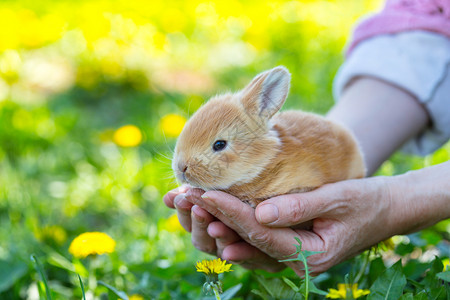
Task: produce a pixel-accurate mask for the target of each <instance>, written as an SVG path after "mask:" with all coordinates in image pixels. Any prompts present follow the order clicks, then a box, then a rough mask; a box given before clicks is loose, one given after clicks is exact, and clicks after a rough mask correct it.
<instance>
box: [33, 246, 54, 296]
mask: <svg viewBox="0 0 450 300" xmlns="http://www.w3.org/2000/svg"><path fill="white" fill-rule="evenodd" d="M31 261H32V262H34V265H35V266H36V270H37V271H38V273H39V275H40V276H41V279H42V282H43V283H44V287H45V294H46V296H47V300H52V295H51V293H50V289H49V287H48V283H47V278H46V276H45V273H44V269H43V268H42V266H41V264H40V263H39V260H38V259H37V257H36V255H34V254H31Z"/></svg>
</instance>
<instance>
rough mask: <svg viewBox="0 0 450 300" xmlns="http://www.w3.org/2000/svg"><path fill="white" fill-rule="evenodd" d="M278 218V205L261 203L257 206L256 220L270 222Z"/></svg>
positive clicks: (262, 222)
mask: <svg viewBox="0 0 450 300" xmlns="http://www.w3.org/2000/svg"><path fill="white" fill-rule="evenodd" d="M276 220H278V207H276V206H275V205H273V204H262V205H260V206H259V207H258V221H259V223H261V224H270V223H273V222H275V221H276Z"/></svg>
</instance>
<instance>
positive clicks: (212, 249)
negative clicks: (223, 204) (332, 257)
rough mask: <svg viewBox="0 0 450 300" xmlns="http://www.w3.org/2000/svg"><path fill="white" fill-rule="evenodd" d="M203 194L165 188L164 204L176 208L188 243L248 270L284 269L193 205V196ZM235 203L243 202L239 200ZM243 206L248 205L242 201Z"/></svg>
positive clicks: (181, 187) (197, 190) (192, 190)
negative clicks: (189, 235)
mask: <svg viewBox="0 0 450 300" xmlns="http://www.w3.org/2000/svg"><path fill="white" fill-rule="evenodd" d="M203 193H204V191H202V190H200V189H192V188H190V187H189V186H180V187H178V188H176V189H174V190H171V191H169V192H168V193H167V194H166V195H165V196H164V198H163V200H164V203H165V204H166V205H167V206H168V207H170V208H175V209H176V210H177V214H178V220H179V221H180V224H181V226H182V227H183V228H184V229H185V230H186V231H188V232H191V239H192V244H193V245H194V246H195V247H196V248H197V249H198V250H200V251H203V252H206V253H209V254H213V255H217V256H218V257H222V258H224V259H227V260H229V261H232V262H233V263H238V264H240V265H242V266H243V267H245V268H248V269H265V270H267V271H271V272H276V271H280V270H281V269H283V268H285V265H284V264H282V263H279V262H278V261H277V260H276V259H274V258H271V257H270V256H268V255H267V254H265V253H264V252H262V251H261V250H259V249H258V248H256V247H254V246H252V245H251V244H249V243H247V242H246V241H245V240H243V239H242V238H241V237H240V236H239V235H238V234H237V233H236V232H235V231H234V230H232V229H231V228H229V227H228V226H226V225H225V224H224V223H222V222H221V221H220V220H218V219H217V218H215V217H214V216H213V215H211V214H210V213H209V212H208V211H207V210H205V209H203V208H201V207H200V206H198V205H195V204H193V202H194V201H195V200H194V199H201V195H202V194H203ZM238 203H239V204H243V203H242V202H241V201H240V200H238ZM244 206H245V208H250V207H249V206H248V205H246V204H244ZM250 209H251V208H250ZM251 210H252V211H253V209H251ZM252 214H254V213H253V212H252ZM225 249H226V250H225ZM236 255H237V256H236ZM234 257H238V258H239V261H234V260H233V258H234Z"/></svg>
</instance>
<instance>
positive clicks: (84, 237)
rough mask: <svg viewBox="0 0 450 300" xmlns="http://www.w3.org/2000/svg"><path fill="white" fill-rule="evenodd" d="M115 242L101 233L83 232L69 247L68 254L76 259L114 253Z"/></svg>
mask: <svg viewBox="0 0 450 300" xmlns="http://www.w3.org/2000/svg"><path fill="white" fill-rule="evenodd" d="M115 247H116V242H115V241H114V240H113V239H112V238H111V237H110V236H109V235H107V234H106V233H103V232H85V233H82V234H80V235H79V236H77V237H76V238H75V239H74V240H73V241H72V243H71V244H70V247H69V252H70V253H71V254H72V255H73V256H75V257H78V258H84V257H86V256H88V255H96V254H98V255H101V254H105V253H112V252H114V248H115Z"/></svg>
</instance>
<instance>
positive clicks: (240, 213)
mask: <svg viewBox="0 0 450 300" xmlns="http://www.w3.org/2000/svg"><path fill="white" fill-rule="evenodd" d="M192 200H193V202H194V203H196V204H198V205H200V206H202V207H205V209H207V210H208V211H209V212H210V213H211V214H213V215H214V216H215V217H216V218H218V219H220V220H221V221H222V222H223V223H224V224H225V225H227V226H228V227H230V228H231V229H233V230H234V231H236V232H237V234H239V235H240V236H241V237H242V238H243V239H244V240H245V241H247V242H248V243H250V244H251V245H253V246H255V247H256V248H258V249H260V250H261V251H263V252H265V253H266V254H268V255H269V256H271V257H274V258H278V259H282V258H284V257H286V256H288V255H291V254H292V253H294V251H295V246H294V244H295V239H294V237H300V239H301V240H302V241H303V243H304V248H305V249H306V250H310V251H321V250H322V249H323V247H324V243H323V240H322V239H321V238H320V236H318V235H317V234H314V233H313V234H309V233H308V232H306V231H302V230H297V231H294V230H293V229H291V228H270V229H269V228H267V227H266V226H263V225H261V224H259V223H258V222H257V220H256V217H255V213H254V209H253V208H251V207H250V206H249V205H247V204H245V203H243V202H242V201H240V200H239V199H238V198H236V197H234V196H232V195H229V194H227V193H223V192H217V191H210V192H206V193H205V194H203V195H202V197H200V198H192Z"/></svg>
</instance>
